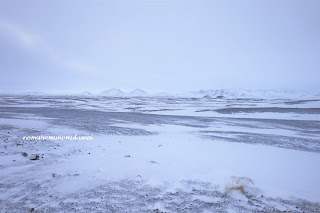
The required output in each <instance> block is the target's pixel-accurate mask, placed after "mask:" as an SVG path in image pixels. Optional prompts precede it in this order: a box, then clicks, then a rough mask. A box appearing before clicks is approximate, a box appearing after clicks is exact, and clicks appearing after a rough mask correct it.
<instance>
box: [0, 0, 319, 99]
mask: <svg viewBox="0 0 320 213" xmlns="http://www.w3.org/2000/svg"><path fill="white" fill-rule="evenodd" d="M319 9H320V1H316V0H307V1H297V0H293V1H289V0H284V1H275V0H272V1H250V0H248V1H241V2H239V1H169V0H164V1H160V0H156V1H148V0H141V1H128V0H126V1H121V2H118V1H101V0H93V1H75V0H70V1H62V0H59V1H54V2H47V1H40V0H32V1H22V2H19V4H17V3H16V2H12V1H8V0H4V1H1V2H0V60H1V63H0V70H1V78H0V92H20V91H43V92H64V91H65V92H82V91H90V92H93V93H98V92H102V91H103V90H106V89H111V88H119V89H121V90H127V91H129V90H133V89H136V88H139V89H143V90H145V91H147V92H162V91H163V92H187V91H192V90H200V89H218V88H245V89H284V88H285V89H296V90H314V91H319V90H320V86H319V79H320V70H319V68H320V58H319V56H320V14H319V12H318V11H319Z"/></svg>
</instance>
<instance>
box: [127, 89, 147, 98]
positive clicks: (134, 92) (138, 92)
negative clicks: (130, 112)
mask: <svg viewBox="0 0 320 213" xmlns="http://www.w3.org/2000/svg"><path fill="white" fill-rule="evenodd" d="M128 95H129V96H147V95H148V93H147V92H145V91H143V90H141V89H135V90H132V91H131V92H130V93H129V94H128Z"/></svg>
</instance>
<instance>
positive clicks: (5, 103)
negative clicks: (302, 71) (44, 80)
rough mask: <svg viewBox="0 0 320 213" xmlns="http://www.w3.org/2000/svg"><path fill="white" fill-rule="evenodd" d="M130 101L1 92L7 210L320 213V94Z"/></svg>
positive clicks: (138, 93) (1, 168)
mask: <svg viewBox="0 0 320 213" xmlns="http://www.w3.org/2000/svg"><path fill="white" fill-rule="evenodd" d="M200 93H201V92H200ZM123 94H124V93H123V92H121V91H119V90H109V91H105V92H103V94H102V95H101V96H92V95H90V94H88V93H83V94H80V95H74V96H49V95H25V96H21V95H20V96H14V95H11V96H10V95H3V96H0V128H1V133H0V141H1V142H0V209H1V212H28V211H30V212H281V211H282V212H284V211H287V212H320V204H319V202H320V190H319V189H320V182H319V180H320V170H319V165H320V99H317V98H309V97H308V98H304V99H303V98H294V99H292V98H291V99H280V98H279V97H277V98H268V99H265V98H264V96H260V97H256V96H255V97H251V98H250V97H248V96H246V97H244V98H242V97H239V96H238V95H234V96H236V97H234V98H231V96H232V94H230V93H228V94H226V92H224V91H219V92H215V93H214V92H211V94H209V95H208V92H203V93H201V95H199V97H194V98H190V97H189V98H188V97H168V96H166V95H163V96H162V95H159V96H155V97H151V96H146V93H145V92H144V91H142V90H135V91H133V92H132V93H131V95H130V96H125V95H123ZM203 94H206V95H203ZM226 95H228V96H229V98H226V97H225V96H226ZM204 96H205V97H204ZM213 96H214V97H213ZM74 134H77V135H83V136H87V135H90V134H92V135H93V137H94V139H93V140H92V141H80V140H77V141H71V140H70V141H67V140H63V141H43V140H39V141H37V140H34V141H31V140H30V141H29V140H23V137H24V136H42V135H44V136H72V135H74ZM31 159H36V160H31Z"/></svg>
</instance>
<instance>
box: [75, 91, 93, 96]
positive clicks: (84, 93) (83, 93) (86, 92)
mask: <svg viewBox="0 0 320 213" xmlns="http://www.w3.org/2000/svg"><path fill="white" fill-rule="evenodd" d="M76 95H92V93H90V92H88V91H84V92H81V93H78V94H76Z"/></svg>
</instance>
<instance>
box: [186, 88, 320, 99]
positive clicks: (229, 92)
mask: <svg viewBox="0 0 320 213" xmlns="http://www.w3.org/2000/svg"><path fill="white" fill-rule="evenodd" d="M183 96H190V97H199V98H200V97H204V98H227V99H235V98H262V99H306V98H320V94H317V93H312V92H306V91H296V90H245V89H217V90H199V91H194V92H190V93H186V94H183Z"/></svg>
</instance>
